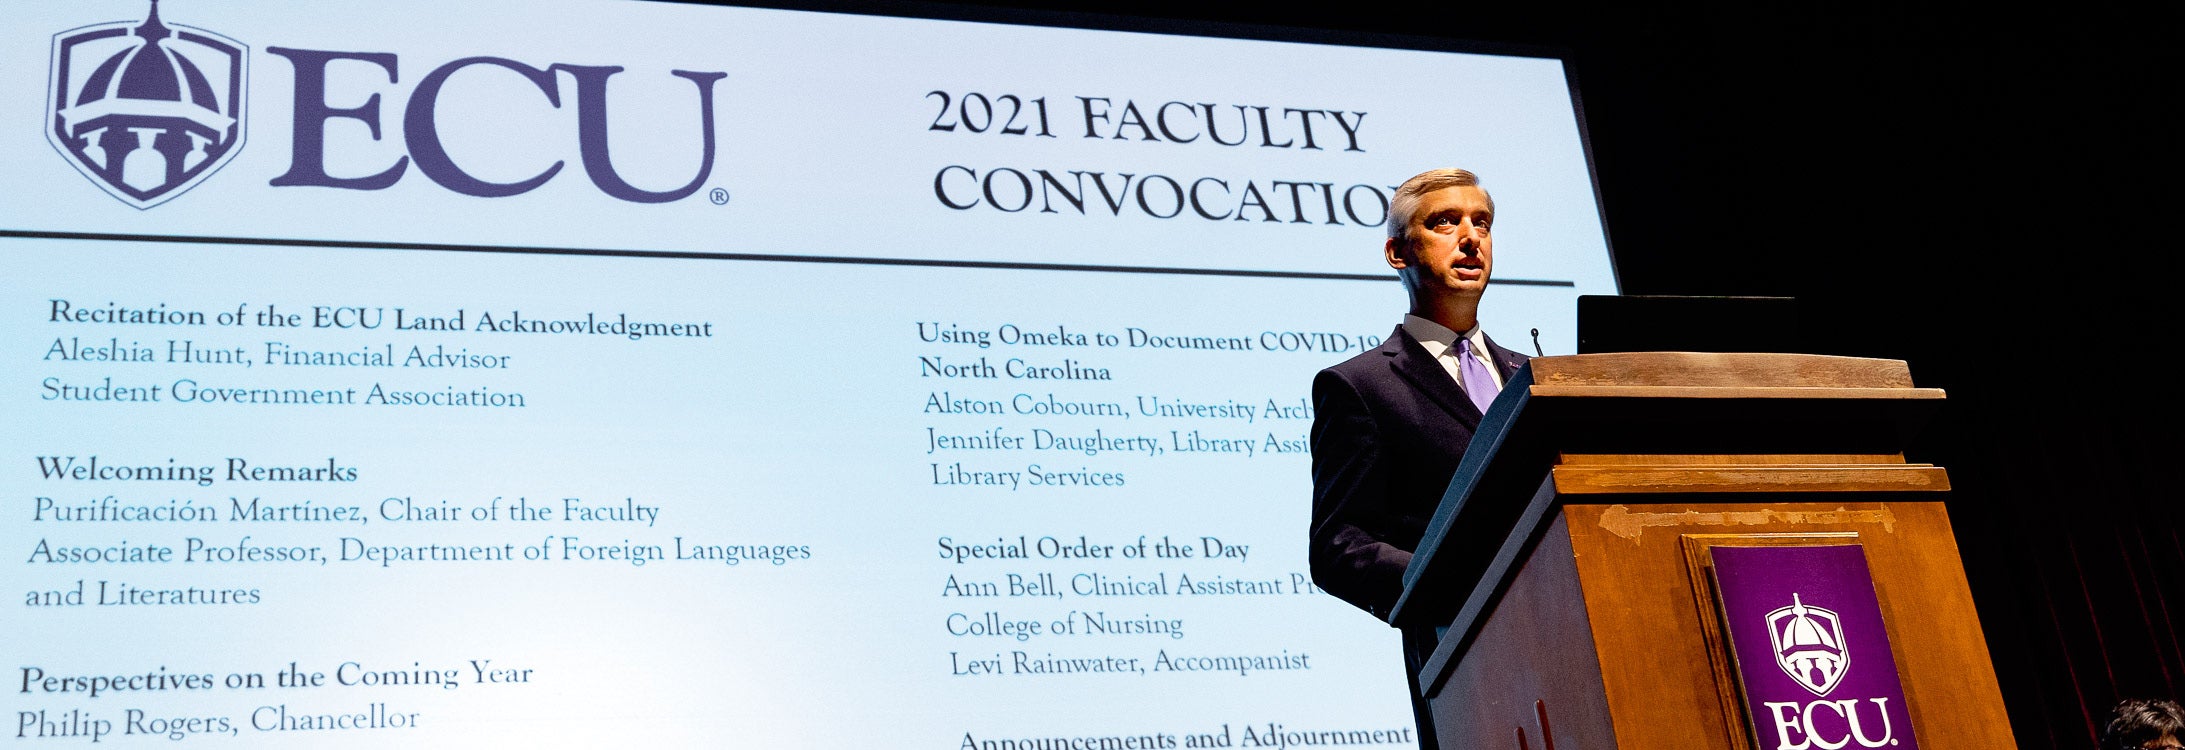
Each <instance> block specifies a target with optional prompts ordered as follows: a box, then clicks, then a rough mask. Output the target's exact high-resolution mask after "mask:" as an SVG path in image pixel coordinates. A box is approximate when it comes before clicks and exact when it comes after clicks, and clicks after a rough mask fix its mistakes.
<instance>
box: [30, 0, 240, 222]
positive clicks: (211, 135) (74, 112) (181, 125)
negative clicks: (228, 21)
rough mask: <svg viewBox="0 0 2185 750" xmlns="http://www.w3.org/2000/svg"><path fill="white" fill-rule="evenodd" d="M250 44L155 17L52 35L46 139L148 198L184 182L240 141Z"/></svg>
mask: <svg viewBox="0 0 2185 750" xmlns="http://www.w3.org/2000/svg"><path fill="white" fill-rule="evenodd" d="M248 51H249V47H247V46H245V45H243V44H242V43H241V42H237V41H235V40H233V39H229V38H227V37H225V36H221V35H219V34H216V33H213V32H211V31H207V30H204V29H200V28H196V27H193V26H184V25H181V24H172V23H167V22H164V21H162V20H160V17H159V1H158V0H151V6H150V10H149V11H148V12H147V13H146V14H145V17H144V19H143V20H141V21H113V22H109V23H101V24H93V25H90V26H84V27H81V28H76V29H71V30H68V31H64V32H61V33H59V34H56V35H54V37H53V62H52V69H51V72H50V78H49V79H48V81H49V91H50V92H51V94H50V96H49V97H48V100H47V106H48V107H49V108H50V109H49V110H48V111H47V113H46V115H47V117H48V118H49V119H50V126H49V127H48V128H47V129H46V139H47V140H49V141H51V142H52V143H53V147H54V148H55V149H58V150H59V151H60V152H61V154H62V155H63V156H65V157H67V158H68V160H69V163H70V164H73V165H75V167H76V169H77V171H80V172H82V173H83V175H84V176H85V177H87V178H90V180H91V182H92V183H93V184H96V185H98V186H99V187H100V188H102V189H104V190H106V192H107V193H108V194H110V195H112V196H114V197H115V198H116V199H119V200H120V201H121V202H123V203H127V204H129V205H132V206H135V207H137V208H140V209H142V208H151V207H153V206H157V205H159V204H161V203H164V202H166V201H168V200H170V199H173V198H174V197H175V196H178V195H181V194H182V193H184V192H187V191H188V190H189V189H190V188H193V187H196V186H197V185H198V183H201V182H204V181H205V178H207V177H210V176H212V174H213V173H214V172H217V171H219V170H220V168H221V167H222V166H225V165H226V164H227V163H228V161H229V160H231V159H233V158H234V157H235V154H236V152H237V151H240V150H241V149H242V147H243V99H244V96H243V92H244V90H245V88H246V83H247V81H246V80H245V76H246V73H247V65H246V59H247V57H248Z"/></svg>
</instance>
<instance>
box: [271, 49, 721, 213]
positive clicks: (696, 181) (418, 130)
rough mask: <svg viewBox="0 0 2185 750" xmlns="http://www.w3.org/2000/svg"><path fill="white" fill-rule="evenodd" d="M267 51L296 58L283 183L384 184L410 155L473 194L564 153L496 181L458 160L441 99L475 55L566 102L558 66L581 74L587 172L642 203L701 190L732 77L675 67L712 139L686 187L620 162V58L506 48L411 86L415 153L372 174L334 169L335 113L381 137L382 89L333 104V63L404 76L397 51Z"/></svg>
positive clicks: (555, 167) (406, 114) (408, 136)
mask: <svg viewBox="0 0 2185 750" xmlns="http://www.w3.org/2000/svg"><path fill="white" fill-rule="evenodd" d="M266 51H267V52H270V53H273V54H276V55H280V56H281V57H285V58H288V61H289V64H290V65H292V66H294V68H295V70H296V98H295V102H296V104H295V107H296V111H295V128H294V138H293V145H292V146H291V149H292V151H291V152H290V157H289V166H288V171H287V172H285V173H282V174H281V176H279V177H275V178H273V182H272V184H273V185H274V186H276V187H288V186H294V185H308V186H314V187H334V188H348V189H351V190H381V189H385V188H386V187H388V186H390V185H393V184H395V181H397V180H400V179H402V175H403V173H404V172H405V171H407V170H408V169H409V166H410V164H411V162H413V161H414V162H415V163H416V164H417V171H418V172H420V173H422V174H424V175H425V177H426V179H429V180H432V181H433V182H434V183H436V184H438V185H440V186H441V187H444V188H447V189H449V190H453V191H455V192H458V193H462V194H464V195H474V196H478V197H482V198H499V197H503V196H510V195H519V194H522V193H526V192H529V191H531V190H532V189H534V188H537V187H538V186H540V185H544V184H546V181H547V180H550V179H553V178H554V175H555V174H557V173H559V172H561V168H562V165H563V163H564V162H561V161H556V162H554V163H553V164H552V165H551V166H548V167H547V168H546V169H544V170H543V171H540V172H539V173H538V174H536V175H533V176H531V177H529V178H526V179H523V180H518V181H516V182H490V181H487V180H481V179H478V178H477V177H473V176H471V175H470V174H469V173H467V172H464V171H463V168H462V167H461V166H459V165H457V164H456V161H455V159H454V157H453V156H452V155H450V154H449V153H448V151H447V148H446V147H445V146H444V145H443V144H442V143H441V140H440V134H439V132H438V130H437V129H436V126H435V125H434V120H433V108H434V107H435V106H437V104H438V103H439V101H440V91H441V87H442V86H443V85H445V84H446V83H447V80H448V78H449V77H450V76H453V75H454V74H455V73H456V72H457V71H460V70H462V69H464V68H468V67H471V66H476V65H489V66H493V67H498V68H502V69H505V70H509V71H513V72H515V73H516V74H517V75H520V76H523V78H524V79H525V80H527V81H529V82H530V83H531V85H533V86H536V87H538V89H539V92H540V93H541V94H543V95H545V97H546V101H547V103H549V104H552V105H554V107H555V108H557V109H558V108H560V107H561V99H562V92H561V87H560V85H559V83H560V82H559V81H558V80H557V76H556V74H557V73H567V74H569V77H570V78H571V79H573V80H574V81H575V84H576V85H575V91H574V93H573V95H572V97H571V98H573V99H575V100H576V108H577V143H578V144H579V145H578V151H579V154H578V156H579V157H580V158H581V159H582V161H583V163H584V173H585V174H586V175H587V176H589V177H591V179H592V184H593V185H596V186H598V187H599V189H600V191H601V192H604V193H606V194H608V195H610V196H613V197H616V198H620V199H622V200H626V201H632V202H636V203H666V202H668V201H673V200H678V199H681V198H683V197H686V196H688V195H690V194H691V193H693V192H696V191H697V190H698V188H699V186H700V185H702V184H704V183H705V181H706V178H707V177H708V176H710V175H711V174H712V173H713V155H714V129H713V83H714V82H715V81H719V80H720V79H722V78H726V77H728V74H727V73H700V72H693V71H688V70H677V71H672V73H673V74H674V75H675V76H676V77H678V78H683V79H686V80H688V81H690V82H691V83H692V84H694V85H696V86H697V87H698V113H699V120H700V127H699V132H701V133H703V134H704V146H703V148H702V154H701V156H700V157H699V161H698V169H697V173H698V174H697V176H696V177H693V178H691V180H690V182H689V183H687V184H684V185H683V186H682V187H679V188H674V189H672V190H662V191H657V192H656V191H651V190H644V189H641V188H638V187H636V186H634V185H631V184H630V183H629V181H627V180H624V179H623V178H622V175H621V174H619V173H617V172H616V171H615V168H614V161H613V159H612V158H611V157H610V156H609V154H608V146H607V79H608V78H609V77H611V76H613V75H614V74H616V73H619V72H621V71H622V68H621V67H620V66H614V65H570V64H566V63H555V64H553V65H550V66H547V67H546V68H544V69H540V68H535V67H532V66H530V65H526V64H523V63H520V62H517V61H515V60H510V59H506V58H500V57H465V58H462V59H460V60H455V61H452V62H449V63H447V64H444V65H441V66H440V67H438V68H434V69H433V70H432V72H430V73H426V74H425V76H424V78H421V79H419V80H418V82H417V87H416V88H415V89H413V90H411V91H410V96H409V104H408V106H407V107H406V108H405V109H404V111H403V113H402V139H403V144H404V147H405V148H406V149H407V150H408V152H409V155H408V156H404V157H402V158H399V159H396V160H395V162H394V164H393V165H391V166H389V167H387V168H386V169H384V170H381V171H379V172H378V173H376V174H372V175H367V176H363V177H335V176H333V175H329V174H327V173H326V121H327V120H330V119H333V118H336V117H342V118H348V119H352V120H358V121H361V122H363V123H364V124H365V126H367V127H369V128H370V129H371V133H372V139H373V140H379V139H380V117H379V96H380V95H379V93H377V92H374V93H373V94H372V95H371V97H370V98H369V99H366V100H365V102H364V103H363V104H361V105H358V106H355V107H348V108H337V107H332V106H328V105H327V103H326V67H327V63H329V62H331V61H334V60H354V61H358V62H363V63H368V64H371V65H375V66H378V67H379V68H380V69H382V70H385V71H387V82H388V83H400V82H401V76H400V74H398V73H397V72H396V58H395V55H394V54H393V53H388V52H330V51H326V50H307V49H292V48H288V47H267V48H266Z"/></svg>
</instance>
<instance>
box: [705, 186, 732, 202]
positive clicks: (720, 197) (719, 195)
mask: <svg viewBox="0 0 2185 750" xmlns="http://www.w3.org/2000/svg"><path fill="white" fill-rule="evenodd" d="M706 197H707V198H710V199H712V201H713V205H716V206H726V205H728V191H727V190H723V189H721V188H714V189H713V192H710V193H706Z"/></svg>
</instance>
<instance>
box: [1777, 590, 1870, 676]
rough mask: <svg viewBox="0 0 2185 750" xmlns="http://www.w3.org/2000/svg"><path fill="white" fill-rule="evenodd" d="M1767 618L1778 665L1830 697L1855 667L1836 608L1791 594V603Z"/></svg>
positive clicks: (1785, 671) (1788, 673) (1784, 671)
mask: <svg viewBox="0 0 2185 750" xmlns="http://www.w3.org/2000/svg"><path fill="white" fill-rule="evenodd" d="M1778 601H1781V600H1778ZM1767 620H1768V642H1769V645H1771V646H1774V647H1775V664H1776V666H1779V667H1782V668H1783V673H1784V674H1787V675H1790V678H1791V680H1793V681H1795V682H1797V683H1798V686H1799V687H1803V688H1805V689H1806V690H1808V691H1811V692H1812V693H1813V694H1814V695H1818V696H1827V695H1828V693H1829V691H1831V690H1835V689H1836V685H1837V683H1840V682H1843V679H1844V673H1846V672H1849V671H1850V670H1851V651H1850V649H1849V648H1848V647H1847V646H1846V644H1845V643H1844V626H1843V621H1842V620H1841V619H1839V618H1838V617H1837V616H1836V613H1835V612H1834V611H1831V610H1827V609H1822V608H1820V607H1816V606H1813V605H1810V604H1807V603H1805V602H1804V601H1803V600H1802V599H1800V598H1799V595H1798V594H1791V605H1790V606H1788V607H1783V608H1781V609H1777V610H1775V611H1773V612H1769V613H1768V617H1767Z"/></svg>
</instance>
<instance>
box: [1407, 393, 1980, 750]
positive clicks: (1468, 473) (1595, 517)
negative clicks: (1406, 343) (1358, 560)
mask: <svg viewBox="0 0 2185 750" xmlns="http://www.w3.org/2000/svg"><path fill="white" fill-rule="evenodd" d="M1942 400H1943V393H1942V392H1941V391H1940V390H1936V389H1931V388H1916V387H1913V385H1912V380H1911V376H1910V372H1909V369H1908V368H1907V367H1906V365H1905V363H1904V362H1902V361H1898V360H1880V359H1861V358H1852V357H1830V356H1819V355H1805V354H1757V353H1756V354H1737V353H1691V352H1634V353H1620V354H1583V355H1575V356H1561V357H1541V358H1536V359H1534V360H1532V362H1531V364H1530V365H1528V366H1527V368H1526V369H1525V370H1524V371H1521V372H1520V373H1519V374H1518V376H1517V377H1516V378H1513V380H1512V382H1511V383H1510V385H1509V386H1508V387H1506V388H1505V389H1504V391H1503V393H1502V395H1501V396H1500V397H1499V398H1498V399H1497V400H1496V402H1495V403H1494V405H1493V407H1492V408H1491V409H1490V410H1489V413H1488V414H1487V416H1486V419H1485V421H1484V422H1483V423H1482V425H1481V429H1480V430H1479V432H1478V433H1476V437H1475V438H1474V441H1473V444H1472V446H1471V449H1470V450H1469V451H1467V453H1466V454H1465V457H1464V461H1463V463H1462V464H1461V465H1460V466H1459V467H1458V469H1457V473H1456V476H1455V479H1454V480H1453V481H1452V483H1451V485H1450V488H1449V492H1448V494H1447V495H1446V496H1445V497H1444V499H1443V501H1442V504H1441V507H1440V509H1439V510H1438V511H1437V512H1436V514H1435V517H1434V519H1433V521H1432V523H1431V524H1430V525H1429V526H1428V529H1427V533H1426V535H1425V537H1424V539H1423V540H1422V541H1421V544H1420V548H1419V550H1418V552H1417V553H1416V555H1415V556H1414V557H1413V559H1412V563H1411V567H1410V568H1409V569H1408V570H1407V571H1406V573H1405V580H1404V593H1403V597H1402V599H1400V600H1399V601H1398V603H1397V605H1396V607H1395V608H1394V609H1393V610H1392V611H1391V612H1390V614H1389V622H1390V623H1391V624H1394V625H1396V626H1397V627H1399V628H1401V629H1403V631H1404V633H1405V647H1406V650H1407V652H1408V653H1407V657H1408V668H1409V674H1410V675H1411V677H1412V679H1414V680H1416V681H1417V685H1416V689H1417V690H1418V691H1419V694H1420V695H1421V696H1423V697H1424V700H1425V702H1426V704H1427V706H1428V707H1429V709H1430V712H1431V714H1432V718H1433V724H1434V731H1435V732H1436V736H1437V737H1438V740H1439V745H1440V747H1441V748H1443V750H1456V749H1458V748H1525V749H1526V750H1546V749H1547V748H1551V747H1552V748H1555V750H1574V749H1578V748H1678V749H1680V750H1682V749H1688V748H1690V749H1696V748H1723V749H1724V750H1732V749H1734V750H1807V749H1808V748H1824V749H1833V750H1851V749H1852V748H1880V747H1887V748H1892V749H1894V750H1913V749H1914V748H1918V747H1926V748H1945V749H1947V748H1968V749H1969V748H1999V747H2016V746H2017V744H2016V742H2015V741H2014V739H2013V737H2012V733H2011V730H2010V725H2009V722H2008V719H2007V718H2006V717H2005V715H2004V711H2003V704H2002V696H2001V693H2000V691H1999V690H1998V688H1997V685H1996V681H1995V673H1994V668H1993V666H1992V665H1991V663H1990V661H1989V656H1988V650H1987V645H1986V641H1985V639H1984V638H1983V636H1982V634H1981V630H1980V621H1979V618H1978V616H1977V615H1976V613H1975V612H1974V609H1973V601H1972V594H1971V592H1970V591H1969V589H1968V588H1967V585H1966V581H1965V573H1964V567H1963V565H1962V564H1961V563H1960V562H1959V559H1958V551H1957V543H1956V540H1955V539H1954V538H1953V537H1952V534H1951V529H1950V519H1949V516H1948V514H1947V513H1945V512H1944V509H1943V503H1942V500H1943V495H1944V494H1946V493H1947V491H1948V490H1949V487H1950V485H1949V477H1948V474H1947V473H1946V472H1945V471H1944V470H1943V468H1941V467H1938V466H1933V465H1928V464H1913V463H1907V462H1906V461H1905V459H1904V454H1903V451H1904V446H1905V444H1906V443H1907V442H1908V441H1909V439H1910V438H1911V437H1912V436H1913V434H1915V433H1916V431H1917V430H1918V429H1919V428H1920V427H1921V426H1922V425H1923V424H1924V423H1925V422H1926V421H1927V420H1928V419H1929V418H1931V417H1932V416H1933V414H1934V413H1935V412H1936V411H1937V410H1938V409H1939V407H1940V406H1941V404H1942ZM1717 548H1728V549H1727V550H1718V549H1717ZM1745 548H1774V549H1764V550H1760V551H1758V552H1754V551H1752V550H1749V549H1745ZM1733 553H1734V554H1733ZM1765 555H1776V557H1774V558H1766V557H1764V556H1765ZM1801 555H1804V556H1805V557H1804V558H1800V557H1799V556H1801ZM1718 559H1719V560H1721V561H1723V562H1722V563H1721V564H1722V569H1720V570H1718V569H1717V561H1718ZM1801 559H1803V560H1805V562H1798V560H1801ZM1770 560H1782V561H1786V562H1771V561H1770ZM1733 561H1742V562H1736V564H1735V565H1733V564H1732V562H1733ZM1815 561H1819V562H1815ZM1862 562H1863V564H1861V563H1862ZM1809 563H1810V564H1809ZM1740 565H1741V566H1742V567H1741V568H1738V567H1737V566H1740ZM1733 568H1736V569H1734V570H1733ZM1831 577H1833V580H1820V579H1823V578H1831ZM1756 581H1757V582H1758V583H1759V584H1762V586H1761V588H1758V589H1755V588H1753V587H1752V585H1753V584H1754V583H1755V582H1756ZM1868 581H1870V582H1871V584H1870V586H1869V585H1868V583H1867V582H1868ZM1769 587H1773V588H1769ZM1754 592H1759V593H1754ZM1778 600H1780V601H1778ZM1862 602H1863V603H1862ZM1777 605H1780V606H1777ZM1754 607H1758V609H1755V608H1754ZM1725 613H1728V614H1725ZM1877 627H1879V628H1881V629H1883V630H1885V631H1886V632H1884V633H1875V632H1872V631H1873V630H1875V629H1876V628H1877ZM1891 673H1893V674H1891ZM1839 743H1841V744H1839Z"/></svg>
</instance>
